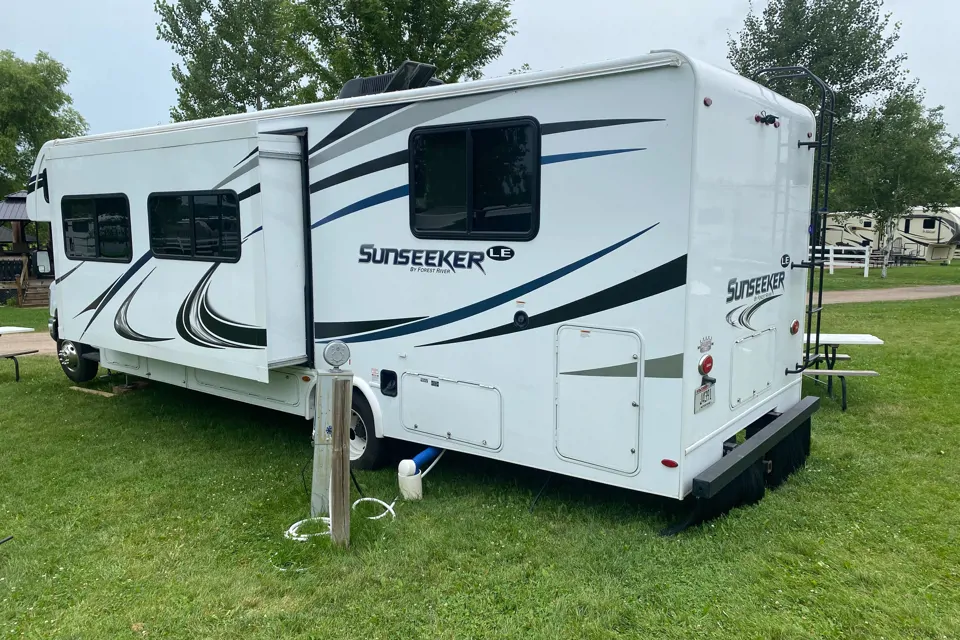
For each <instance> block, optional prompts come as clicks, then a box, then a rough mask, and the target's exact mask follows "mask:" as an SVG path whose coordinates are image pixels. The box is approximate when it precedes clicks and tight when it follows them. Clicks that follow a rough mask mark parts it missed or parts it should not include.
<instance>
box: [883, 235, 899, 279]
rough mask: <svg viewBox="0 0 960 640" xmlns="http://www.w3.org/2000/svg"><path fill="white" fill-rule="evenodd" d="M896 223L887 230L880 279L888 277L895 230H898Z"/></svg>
mask: <svg viewBox="0 0 960 640" xmlns="http://www.w3.org/2000/svg"><path fill="white" fill-rule="evenodd" d="M895 225H896V221H893V222H890V223H888V224H887V229H886V234H887V237H886V248H885V249H884V251H883V268H882V269H881V270H880V277H881V278H886V277H887V263H888V262H890V254H891V253H892V252H893V230H894V229H895V228H896V227H895Z"/></svg>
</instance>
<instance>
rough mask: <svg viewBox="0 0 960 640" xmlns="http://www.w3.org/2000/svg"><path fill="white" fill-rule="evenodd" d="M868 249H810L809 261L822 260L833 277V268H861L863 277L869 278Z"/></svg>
mask: <svg viewBox="0 0 960 640" xmlns="http://www.w3.org/2000/svg"><path fill="white" fill-rule="evenodd" d="M870 251H871V249H870V247H838V246H835V245H827V246H819V247H811V248H810V259H811V260H812V259H814V258H817V259H819V258H822V259H823V260H824V261H825V262H826V263H827V268H829V269H830V275H833V268H834V267H835V266H842V267H854V266H855V267H857V268H858V269H859V268H860V267H861V266H862V267H863V277H864V278H869V277H870Z"/></svg>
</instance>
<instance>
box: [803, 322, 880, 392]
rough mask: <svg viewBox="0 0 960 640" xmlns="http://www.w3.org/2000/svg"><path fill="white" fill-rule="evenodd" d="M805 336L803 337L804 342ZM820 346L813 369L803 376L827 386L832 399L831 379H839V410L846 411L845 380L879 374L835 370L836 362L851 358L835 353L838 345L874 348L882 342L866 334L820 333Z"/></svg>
mask: <svg viewBox="0 0 960 640" xmlns="http://www.w3.org/2000/svg"><path fill="white" fill-rule="evenodd" d="M806 338H807V336H804V340H806ZM819 342H820V346H821V347H823V353H819V352H818V353H817V355H816V357H815V361H814V363H813V365H814V367H815V368H814V369H807V370H806V371H805V372H804V375H806V376H808V377H810V378H813V380H814V381H815V382H818V383H821V384H826V385H827V394H828V395H829V396H830V397H831V398H832V397H833V379H834V378H839V379H840V408H841V410H843V411H846V410H847V378H848V377H851V378H854V377H873V376H879V375H880V374H879V373H878V372H876V371H870V370H866V369H864V370H855V369H835V368H834V366H835V365H836V364H837V362H846V361H849V360H851V357H850V356H849V355H847V354H845V353H837V349H838V348H839V347H840V345H848V346H851V345H852V346H874V345H882V344H883V340H881V339H880V338H878V337H876V336H872V335H870V334H868V333H821V334H820V339H819ZM821 362H823V363H824V364H826V365H827V368H826V369H821V368H820V363H821ZM820 376H823V377H825V378H826V379H827V380H826V383H824V382H823V381H821V380H820Z"/></svg>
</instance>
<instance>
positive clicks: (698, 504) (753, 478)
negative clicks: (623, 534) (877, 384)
mask: <svg viewBox="0 0 960 640" xmlns="http://www.w3.org/2000/svg"><path fill="white" fill-rule="evenodd" d="M819 408H820V398H818V397H816V396H808V397H806V398H803V399H801V400H800V402H798V403H797V404H795V405H794V406H792V407H790V408H789V409H787V410H786V411H784V412H783V413H781V414H777V413H774V412H770V413H767V414H765V415H763V416H761V417H760V418H758V419H757V420H755V421H754V422H753V423H752V424H750V425H749V426H747V428H746V432H747V440H746V441H745V442H744V443H743V444H740V445H735V446H734V445H733V443H732V442H726V443H724V456H723V457H722V458H720V459H719V460H718V461H717V462H715V463H714V464H713V465H711V466H710V467H708V468H706V469H704V471H703V472H702V473H701V474H700V475H698V476H697V477H695V478H694V479H693V498H692V501H693V504H692V508H691V509H690V511H689V513H688V515H687V517H686V518H685V519H684V520H682V521H681V522H679V523H677V524H675V525H673V526H671V527H668V528H667V529H664V530H663V531H662V532H661V535H665V536H671V535H676V534H678V533H680V532H682V531H684V530H686V529H688V528H690V527H693V526H696V525H698V524H700V523H702V522H706V521H707V520H711V519H713V518H716V517H718V516H721V515H723V514H725V513H727V512H728V511H730V510H731V509H734V508H736V507H738V506H741V505H746V504H754V503H756V502H759V501H760V500H761V499H762V498H763V494H764V492H765V490H766V488H767V487H769V488H771V489H773V488H776V487H778V486H779V485H780V484H782V483H783V481H784V480H786V479H787V477H788V476H789V475H790V474H791V473H793V472H794V471H796V470H797V469H799V468H800V467H802V466H803V465H804V463H805V462H806V459H807V456H808V455H810V423H811V420H810V417H811V416H812V415H813V414H814V413H815V412H816V411H817V409H819Z"/></svg>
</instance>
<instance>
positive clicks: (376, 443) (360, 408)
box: [350, 389, 387, 469]
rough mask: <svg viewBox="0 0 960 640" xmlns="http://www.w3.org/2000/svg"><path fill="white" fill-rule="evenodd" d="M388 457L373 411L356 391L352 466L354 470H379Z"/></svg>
mask: <svg viewBox="0 0 960 640" xmlns="http://www.w3.org/2000/svg"><path fill="white" fill-rule="evenodd" d="M386 455H387V443H386V442H384V439H383V438H378V437H377V433H376V430H375V428H374V425H373V411H371V410H370V405H369V404H368V403H367V399H366V398H365V397H364V396H363V394H362V393H360V391H358V390H357V389H354V390H353V404H352V407H351V411H350V466H351V467H352V468H354V469H379V468H380V467H381V466H382V465H383V462H384V460H385V458H386Z"/></svg>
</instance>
